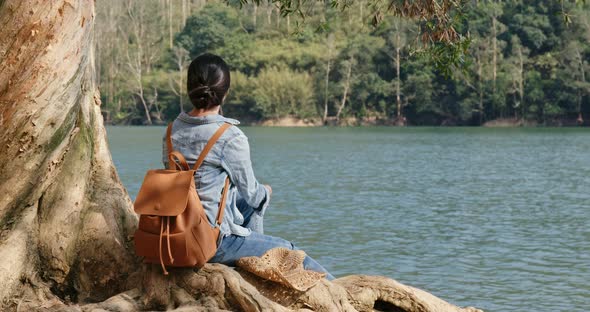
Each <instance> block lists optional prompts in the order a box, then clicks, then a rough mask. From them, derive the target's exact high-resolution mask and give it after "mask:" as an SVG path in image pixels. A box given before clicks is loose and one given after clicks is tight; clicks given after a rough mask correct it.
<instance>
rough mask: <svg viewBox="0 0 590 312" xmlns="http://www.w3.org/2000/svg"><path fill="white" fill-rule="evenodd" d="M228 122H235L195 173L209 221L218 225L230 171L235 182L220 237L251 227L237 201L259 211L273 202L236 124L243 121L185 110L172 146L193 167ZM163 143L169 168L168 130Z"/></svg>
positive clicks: (247, 231)
mask: <svg viewBox="0 0 590 312" xmlns="http://www.w3.org/2000/svg"><path fill="white" fill-rule="evenodd" d="M224 122H228V123H231V124H232V125H234V126H232V127H230V128H229V129H227V130H226V131H225V132H224V133H223V135H222V136H221V137H220V138H219V140H218V141H217V142H216V143H215V145H214V146H213V148H212V149H211V151H210V152H209V154H207V157H205V160H204V161H203V163H202V164H201V167H200V168H199V169H198V170H197V172H196V173H195V186H196V188H197V193H198V194H199V198H200V199H201V203H202V204H203V208H204V209H205V213H206V214H207V218H208V219H209V223H210V224H211V225H214V224H215V219H216V217H217V213H218V210H219V209H218V208H219V202H220V200H221V192H222V190H223V186H224V182H225V178H226V177H227V176H228V175H229V178H230V182H231V183H230V189H229V192H228V197H227V203H226V207H225V212H224V216H223V222H222V224H221V229H220V231H221V235H220V237H223V236H226V235H229V234H235V235H239V236H248V235H250V229H248V228H246V227H244V226H245V224H244V216H243V215H242V213H241V212H240V210H239V209H238V205H237V204H236V203H237V202H238V200H243V201H245V202H246V203H247V205H249V206H250V207H253V208H254V210H255V211H259V212H260V213H264V210H266V208H267V206H268V204H269V200H268V198H269V194H268V190H267V189H266V187H264V186H263V185H262V184H260V183H258V181H257V180H256V177H255V176H254V171H253V170H252V163H251V161H250V146H249V144H248V138H247V137H246V135H245V134H244V133H243V132H242V130H240V129H239V128H238V127H236V126H235V125H238V124H239V123H240V122H239V121H237V120H235V119H231V118H225V117H223V116H221V115H207V116H202V117H194V116H191V115H189V114H187V113H181V114H180V115H178V117H177V118H176V119H175V120H174V122H173V124H172V134H171V138H172V147H173V148H174V150H176V151H179V152H180V153H182V155H183V156H184V157H185V158H186V161H187V163H188V164H189V165H190V166H191V167H192V166H193V165H194V163H195V161H196V160H197V158H198V157H199V154H200V153H201V151H202V150H203V148H204V147H205V144H207V141H208V140H209V139H210V138H211V136H212V135H213V133H215V131H217V129H219V127H220V126H221V125H222V124H223V123H224ZM162 143H163V144H162V146H163V151H162V162H163V163H164V166H165V167H166V168H167V165H168V150H167V147H166V134H165V133H164V136H163V141H162Z"/></svg>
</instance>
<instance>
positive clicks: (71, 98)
mask: <svg viewBox="0 0 590 312" xmlns="http://www.w3.org/2000/svg"><path fill="white" fill-rule="evenodd" d="M0 23H1V25H4V27H3V28H2V29H0V51H3V52H2V54H0V68H2V71H1V72H0V144H1V146H2V149H1V150H0V194H2V196H1V197H0V224H1V231H2V232H1V233H2V236H1V237H2V239H1V240H0V258H1V259H2V261H1V262H0V282H1V283H2V287H1V288H0V302H1V305H0V310H2V311H7V310H8V311H15V310H19V311H48V310H51V311H93V310H96V309H101V310H102V311H105V310H106V311H137V310H154V309H160V310H163V309H177V310H178V311H180V310H184V311H188V310H190V311H211V310H215V311H219V310H222V309H223V310H232V311H236V310H244V311H262V310H265V311H291V310H299V311H309V309H312V310H317V311H369V310H371V309H372V307H373V306H375V307H377V306H385V307H398V308H396V309H397V310H402V311H408V312H412V311H421V312H430V311H432V312H434V311H449V312H451V311H452V312H454V311H477V310H475V309H472V308H467V309H460V308H458V307H455V306H453V305H450V304H448V303H446V302H444V301H442V300H440V299H438V298H436V297H433V296H432V295H430V294H428V293H425V292H423V291H420V290H418V289H415V288H411V287H408V286H405V285H401V284H399V283H396V282H395V281H393V280H391V279H387V278H384V277H366V276H350V277H346V278H343V279H339V280H337V281H335V282H334V283H332V282H328V281H326V280H323V281H320V283H319V284H318V285H316V286H314V287H313V288H311V289H310V290H308V291H307V292H303V293H302V292H294V291H293V290H288V289H282V288H280V286H278V285H275V284H272V282H268V281H265V280H262V279H260V278H258V277H255V276H252V275H249V274H248V273H245V272H241V271H239V270H238V271H237V272H236V271H234V270H233V269H230V268H228V267H226V266H224V265H219V264H208V265H206V266H205V267H204V268H203V269H201V270H198V272H195V271H194V270H193V269H191V268H189V269H174V268H171V269H170V272H171V274H170V275H169V276H163V275H162V274H161V272H160V269H159V266H157V265H155V266H154V265H141V264H140V263H139V262H138V259H137V258H136V257H135V255H134V252H133V247H132V243H131V236H132V233H133V230H134V229H135V228H136V226H137V217H136V215H135V214H134V212H133V210H132V203H131V201H130V199H129V196H128V194H127V192H126V190H125V188H124V187H123V186H122V185H121V182H120V181H119V178H118V176H117V172H116V170H115V167H114V166H113V163H112V160H111V155H110V153H109V150H108V145H107V141H106V131H105V128H104V126H103V122H102V118H101V114H100V105H101V103H100V97H99V94H98V90H97V88H96V84H95V73H94V70H95V68H94V55H93V50H92V38H93V36H92V30H93V24H94V1H92V0H78V1H74V0H61V1H58V0H56V1H51V2H49V1H43V0H4V1H3V2H0ZM238 272H239V273H238ZM109 297H110V298H109ZM101 301H102V302H101ZM88 302H98V303H92V304H88Z"/></svg>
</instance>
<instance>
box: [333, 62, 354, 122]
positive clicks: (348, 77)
mask: <svg viewBox="0 0 590 312" xmlns="http://www.w3.org/2000/svg"><path fill="white" fill-rule="evenodd" d="M353 62H354V56H353V55H351V56H350V58H349V60H348V68H347V70H346V80H345V81H344V92H343V93H342V101H341V102H340V107H338V112H337V113H336V122H339V121H340V114H342V109H344V106H345V105H346V97H347V96H348V89H349V88H350V76H351V74H352V63H353Z"/></svg>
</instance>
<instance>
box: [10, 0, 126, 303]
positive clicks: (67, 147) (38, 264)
mask: <svg viewBox="0 0 590 312" xmlns="http://www.w3.org/2000/svg"><path fill="white" fill-rule="evenodd" d="M0 24H1V25H4V27H3V28H2V29H0V38H2V39H0V51H3V52H2V54H0V63H1V65H0V67H1V68H2V71H0V114H1V115H0V124H1V127H0V144H1V146H2V150H1V152H0V194H2V196H1V197H0V224H1V226H2V227H1V229H2V240H1V242H0V258H2V259H3V261H2V262H1V263H0V281H2V285H3V287H1V288H0V301H4V302H5V301H6V300H8V299H9V298H18V297H23V296H25V295H26V294H29V293H31V294H32V293H35V294H36V296H40V297H44V298H51V297H52V296H54V295H60V296H62V298H64V299H65V298H66V297H68V298H69V299H70V300H73V301H77V300H85V299H91V300H103V299H104V298H106V297H108V296H110V295H113V294H115V293H117V292H120V291H123V290H126V289H129V288H130V287H129V286H130V285H128V284H127V281H126V280H129V281H130V282H133V278H132V275H133V274H132V273H133V272H134V271H135V269H136V267H137V260H136V259H135V256H134V255H133V253H132V252H131V250H132V249H131V248H130V247H131V246H130V245H129V243H130V241H129V235H130V234H131V232H130V229H132V228H133V227H134V226H135V224H136V222H137V219H136V216H135V214H134V213H133V211H132V209H131V206H132V205H131V201H130V200H129V197H128V195H127V192H126V190H125V188H123V186H122V185H121V183H120V181H119V178H118V176H117V172H116V170H115V168H114V166H113V164H112V160H111V156H110V153H109V150H108V147H107V142H106V137H105V129H104V126H103V121H102V116H101V113H100V97H99V94H98V92H97V88H96V84H95V73H94V71H95V69H94V54H93V50H92V37H93V36H92V34H93V31H92V30H93V26H94V1H91V0H79V1H66V0H64V1H42V0H7V1H4V2H2V4H1V7H0Z"/></svg>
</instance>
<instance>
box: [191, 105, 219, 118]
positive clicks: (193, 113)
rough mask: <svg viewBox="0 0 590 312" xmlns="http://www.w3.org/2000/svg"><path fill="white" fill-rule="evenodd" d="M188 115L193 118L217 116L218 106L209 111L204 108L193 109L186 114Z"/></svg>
mask: <svg viewBox="0 0 590 312" xmlns="http://www.w3.org/2000/svg"><path fill="white" fill-rule="evenodd" d="M188 114H189V115H191V116H194V117H201V116H207V115H219V105H218V106H215V107H214V108H210V109H208V110H207V109H204V108H193V110H191V111H190V112H188Z"/></svg>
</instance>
